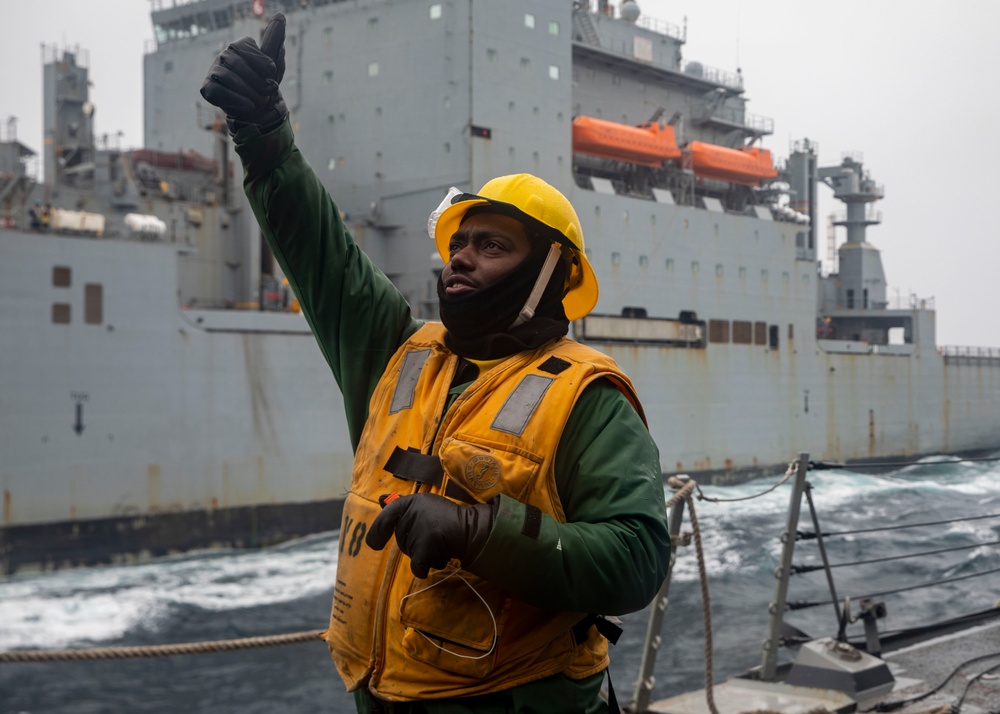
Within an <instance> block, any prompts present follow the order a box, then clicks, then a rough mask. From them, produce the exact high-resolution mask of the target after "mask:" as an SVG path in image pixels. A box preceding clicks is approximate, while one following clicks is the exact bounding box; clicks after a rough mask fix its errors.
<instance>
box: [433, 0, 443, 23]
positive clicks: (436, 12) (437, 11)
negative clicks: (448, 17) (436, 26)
mask: <svg viewBox="0 0 1000 714" xmlns="http://www.w3.org/2000/svg"><path fill="white" fill-rule="evenodd" d="M431 19H432V20H440V19H441V3H439V2H436V3H434V4H433V5H431Z"/></svg>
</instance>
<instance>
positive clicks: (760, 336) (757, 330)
mask: <svg viewBox="0 0 1000 714" xmlns="http://www.w3.org/2000/svg"><path fill="white" fill-rule="evenodd" d="M753 343H754V344H755V345H765V344H767V323H766V322H755V323H753Z"/></svg>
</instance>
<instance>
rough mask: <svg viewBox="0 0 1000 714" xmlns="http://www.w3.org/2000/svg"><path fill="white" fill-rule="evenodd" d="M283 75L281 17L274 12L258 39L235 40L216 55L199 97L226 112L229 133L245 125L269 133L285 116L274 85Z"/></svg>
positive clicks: (284, 109)
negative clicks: (258, 41)
mask: <svg viewBox="0 0 1000 714" xmlns="http://www.w3.org/2000/svg"><path fill="white" fill-rule="evenodd" d="M284 76H285V16H284V15H282V14H281V13H280V12H279V13H276V14H275V15H274V16H273V17H272V18H271V21H270V22H269V23H267V27H265V28H264V34H263V35H262V36H261V38H260V47H258V46H257V43H256V42H254V41H253V39H252V38H250V37H244V38H243V39H242V40H237V41H236V42H234V43H232V44H231V45H229V47H227V48H226V49H224V50H222V52H220V53H219V56H218V57H216V58H215V62H213V63H212V67H211V68H210V69H209V70H208V76H206V77H205V81H204V82H203V83H202V85H201V96H203V97H204V98H205V100H206V101H207V102H209V103H210V104H213V105H215V106H217V107H219V109H221V110H222V111H224V112H225V113H226V123H228V124H229V131H230V132H231V133H233V134H235V133H236V132H237V131H239V130H240V129H242V128H243V127H244V126H246V125H247V124H256V125H257V126H259V127H260V128H261V131H265V132H266V131H269V130H270V129H273V128H274V127H276V126H277V125H278V124H280V123H281V122H282V121H283V120H284V118H285V116H286V115H287V114H288V108H287V107H286V106H285V100H284V99H282V98H281V92H280V91H279V90H278V84H279V83H280V82H281V78H282V77H284Z"/></svg>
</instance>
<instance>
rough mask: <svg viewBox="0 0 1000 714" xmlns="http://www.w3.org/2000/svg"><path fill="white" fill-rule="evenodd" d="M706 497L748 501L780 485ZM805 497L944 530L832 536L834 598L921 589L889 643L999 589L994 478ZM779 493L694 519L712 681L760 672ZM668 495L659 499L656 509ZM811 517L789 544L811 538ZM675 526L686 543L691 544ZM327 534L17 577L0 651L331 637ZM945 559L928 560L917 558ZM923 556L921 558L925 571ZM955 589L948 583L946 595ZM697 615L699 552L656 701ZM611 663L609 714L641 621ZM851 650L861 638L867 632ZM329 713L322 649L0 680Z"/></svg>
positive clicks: (2, 615)
mask: <svg viewBox="0 0 1000 714" xmlns="http://www.w3.org/2000/svg"><path fill="white" fill-rule="evenodd" d="M780 476H781V474H776V475H775V477H774V478H773V479H761V480H757V481H753V482H750V483H747V484H743V485H741V486H735V487H727V488H712V487H705V488H703V492H704V494H705V495H706V496H709V497H717V498H737V497H742V496H749V495H753V494H756V493H759V492H761V491H763V490H765V489H766V488H768V487H769V486H770V485H772V484H773V483H774V482H775V481H777V480H778V479H779V478H780ZM809 481H810V483H811V485H812V494H813V500H814V502H815V504H816V509H817V512H818V516H819V519H820V524H821V527H822V529H823V531H825V532H830V533H833V532H843V531H854V530H860V529H867V528H875V527H884V526H897V525H904V524H915V523H928V522H936V521H946V523H942V524H939V525H932V526H922V527H919V528H905V529H895V530H884V531H879V532H875V533H856V534H853V535H841V536H832V537H828V538H827V539H826V546H827V550H828V554H829V559H830V561H831V562H832V563H834V564H838V565H839V564H848V563H855V562H857V561H862V560H875V559H883V558H886V557H891V556H896V555H907V554H913V555H914V557H912V558H906V559H901V560H890V561H883V562H879V563H877V564H871V565H844V566H843V567H837V568H834V570H833V574H834V579H835V586H836V589H837V592H838V595H839V596H840V597H841V598H843V596H845V595H850V596H852V598H854V599H855V602H856V598H857V597H859V596H861V595H867V594H871V593H878V592H884V591H890V590H902V589H904V588H910V587H911V586H916V585H922V584H926V583H938V584H935V585H932V586H930V587H927V588H919V589H914V590H906V591H905V592H900V593H898V594H889V595H885V596H883V597H882V598H881V599H883V600H884V601H885V603H886V607H887V610H888V617H887V618H886V619H885V620H884V621H882V623H881V626H882V629H888V630H895V629H901V628H905V627H908V626H912V625H917V624H920V623H927V622H931V621H935V620H940V619H944V618H947V617H952V616H956V615H959V614H964V613H968V612H973V611H977V610H982V609H985V608H988V607H990V606H992V605H993V603H994V602H995V601H996V600H997V598H998V596H1000V573H995V574H990V575H985V576H982V577H971V578H967V579H962V580H957V579H956V578H962V577H963V576H967V575H973V574H975V573H980V572H985V571H988V570H997V569H998V568H1000V549H998V548H997V546H996V545H992V543H993V542H995V541H997V540H1000V515H998V516H997V517H995V518H980V519H977V520H961V519H968V518H969V517H970V516H983V515H990V514H994V513H997V514H1000V463H998V462H997V461H987V462H958V463H955V462H948V463H946V462H944V460H943V459H934V458H931V459H926V460H924V462H922V463H921V464H919V465H914V466H909V467H906V468H902V469H898V470H895V471H892V472H888V473H880V474H871V473H867V474H863V473H855V472H851V471H815V472H811V473H810V476H809ZM790 489H791V487H790V484H785V485H783V486H781V487H779V488H778V489H776V490H774V491H773V492H771V493H768V494H767V495H764V496H762V497H760V498H755V499H752V500H745V501H737V502H729V503H712V502H709V501H707V500H704V501H696V503H695V507H696V513H697V516H698V520H699V523H700V529H701V532H702V536H703V540H704V551H705V558H706V565H707V571H708V578H709V587H710V593H711V608H710V612H711V618H712V623H713V632H714V653H713V654H714V668H715V673H716V677H717V678H719V677H723V676H724V675H726V674H733V673H736V672H739V671H742V670H744V669H746V668H748V667H752V666H754V665H757V664H759V663H760V659H761V649H760V648H761V643H762V642H763V640H764V639H765V637H766V634H767V617H768V614H767V608H768V603H769V602H770V600H771V599H773V597H774V591H775V579H774V575H773V572H774V569H775V567H776V566H777V564H778V558H779V554H780V549H781V543H780V540H779V536H780V534H781V532H782V530H783V529H784V527H785V522H786V514H787V510H788V505H789V494H790ZM667 495H669V494H667ZM808 513H809V512H808V510H807V509H806V508H805V506H804V507H803V518H804V519H805V522H804V523H803V525H802V526H800V528H802V529H807V530H811V529H812V528H811V523H809V522H808V519H809V515H808ZM689 529H690V523H689V522H688V521H685V525H684V528H683V530H689ZM337 538H338V536H337V533H327V534H322V535H318V536H314V537H310V538H306V539H303V540H299V541H295V542H291V543H286V544H284V545H282V546H280V547H275V548H270V549H267V550H259V551H213V552H203V553H197V554H189V555H185V556H182V557H172V558H166V559H163V560H158V561H154V562H150V563H146V564H142V565H132V566H122V567H101V568H92V569H79V570H69V571H60V572H55V573H49V574H43V575H27V576H15V577H13V578H10V579H8V580H5V581H0V651H5V650H12V649H34V648H41V649H50V648H68V647H107V646H124V645H148V644H165V643H178V642H198V641H203V640H214V639H231V638H236V637H246V636H256V635H271V634H281V633H288V632H298V631H303V630H313V629H322V628H324V627H325V626H326V620H327V615H328V612H329V603H330V597H331V593H332V583H333V579H334V572H335V569H336V565H337V552H338V547H337V546H338V542H337ZM932 550H935V551H940V550H948V552H944V553H937V554H932V555H927V554H926V553H927V552H928V551H932ZM920 554H922V555H920ZM818 561H819V557H818V551H817V548H816V545H815V541H803V542H800V543H799V544H798V545H797V546H796V557H795V562H796V563H816V562H818ZM948 580H951V582H941V581H948ZM789 597H790V599H793V600H820V601H825V600H829V599H830V595H829V591H828V589H827V585H826V580H825V578H824V576H823V574H822V573H821V572H815V573H811V574H803V575H797V576H795V577H794V578H793V579H792V583H791V588H790V594H789ZM703 614H704V608H703V603H702V597H701V588H700V586H699V580H698V567H697V562H696V558H695V554H694V548H693V547H691V548H684V549H682V550H680V552H679V555H678V560H677V564H676V567H675V570H674V577H673V581H672V584H671V591H670V600H669V607H668V610H667V617H666V621H665V623H664V626H663V630H662V636H663V645H662V647H661V650H660V653H659V656H658V659H657V667H656V686H655V690H654V697H655V698H660V697H666V696H670V695H673V694H677V693H679V692H682V691H686V690H689V689H695V688H700V687H701V686H703V685H704V676H705V656H704V655H705V652H704V627H703ZM623 619H624V622H625V634H624V636H623V637H622V639H621V640H620V641H619V643H618V645H617V646H615V647H613V648H612V676H613V678H614V683H615V689H616V691H617V692H618V698H619V700H620V701H621V702H622V703H625V702H627V701H630V700H631V692H632V687H633V686H634V683H635V679H636V675H637V672H638V670H639V662H640V657H641V650H642V643H643V639H644V636H645V633H646V623H647V620H648V612H639V613H635V614H633V615H630V616H627V617H625V618H623ZM788 620H789V621H790V622H791V623H792V624H794V625H795V626H797V627H798V628H799V629H802V630H804V631H806V632H807V633H809V634H810V635H813V636H817V637H819V636H826V635H832V634H835V633H836V629H837V622H836V618H835V616H834V611H833V607H832V605H830V606H818V607H813V608H809V609H804V610H798V611H795V612H793V613H791V614H790V615H789V617H788ZM848 632H849V634H851V635H860V634H861V630H860V624H858V625H854V626H852V628H851V629H849V631H848ZM131 711H143V712H171V713H172V712H185V713H193V712H213V713H215V714H225V713H228V712H233V713H235V712H239V713H240V714H251V713H253V712H275V711H283V712H284V711H288V712H301V713H303V714H305V713H307V712H324V713H327V714H341V713H347V712H352V711H353V705H352V703H351V699H350V697H349V696H348V695H347V694H346V693H345V692H344V690H343V686H342V684H341V683H340V681H339V679H338V677H337V675H336V673H335V671H334V669H333V666H332V664H331V662H330V660H329V656H328V654H327V651H326V646H325V644H323V643H322V642H320V641H317V642H314V643H313V642H309V643H305V644H297V645H287V646H282V647H269V648H264V649H255V650H244V651H238V652H226V653H217V654H207V655H190V656H176V657H164V658H156V659H133V660H107V661H84V662H68V663H55V664H0V712H59V713H62V712H67V713H68V712H73V713H74V714H76V713H81V712H131Z"/></svg>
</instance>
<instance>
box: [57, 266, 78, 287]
mask: <svg viewBox="0 0 1000 714" xmlns="http://www.w3.org/2000/svg"><path fill="white" fill-rule="evenodd" d="M72 276H73V271H72V270H71V269H70V268H67V267H65V266H62V265H56V266H55V267H53V268H52V286H53V287H56V288H68V287H69V286H70V283H71V282H72Z"/></svg>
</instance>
